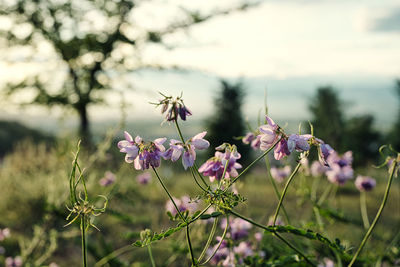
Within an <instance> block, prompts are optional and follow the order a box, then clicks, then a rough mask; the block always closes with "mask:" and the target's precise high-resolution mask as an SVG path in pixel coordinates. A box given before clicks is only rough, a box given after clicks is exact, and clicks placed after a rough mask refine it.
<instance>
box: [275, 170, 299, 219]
mask: <svg viewBox="0 0 400 267" xmlns="http://www.w3.org/2000/svg"><path fill="white" fill-rule="evenodd" d="M300 166H301V163H300V162H299V163H298V164H297V165H296V168H294V170H293V172H292V174H290V176H289V179H288V180H287V182H286V184H285V187H284V188H283V192H282V195H281V198H280V199H279V203H278V206H277V207H276V211H275V215H274V220H273V225H274V226H275V223H276V219H277V218H278V214H279V210H280V208H281V206H282V202H283V199H284V198H285V196H286V192H287V190H288V187H289V184H290V182H291V181H292V180H293V178H294V176H295V175H296V173H297V171H298V170H299V168H300Z"/></svg>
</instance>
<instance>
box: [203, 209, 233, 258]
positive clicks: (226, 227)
mask: <svg viewBox="0 0 400 267" xmlns="http://www.w3.org/2000/svg"><path fill="white" fill-rule="evenodd" d="M228 228H229V215H226V225H225V229H224V232H223V234H222V237H221V240H220V241H219V243H218V245H217V247H216V248H215V250H214V251H213V253H212V254H211V256H210V257H209V258H208V259H207V260H206V261H205V262H203V263H200V265H205V264H207V263H208V262H209V261H210V260H211V259H212V258H213V257H214V255H215V253H217V251H218V249H219V248H220V247H221V245H222V242H223V241H224V239H225V236H226V233H227V232H228Z"/></svg>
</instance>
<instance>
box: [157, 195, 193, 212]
mask: <svg viewBox="0 0 400 267" xmlns="http://www.w3.org/2000/svg"><path fill="white" fill-rule="evenodd" d="M173 199H174V201H175V204H176V205H177V206H178V209H179V211H180V212H185V211H190V212H193V211H195V210H196V209H197V207H198V204H197V202H195V201H192V200H191V199H190V197H188V196H182V197H181V198H180V199H177V198H173ZM165 209H166V210H167V211H169V212H171V214H172V215H173V216H175V215H176V214H178V212H177V211H176V208H175V206H174V204H173V203H172V201H171V200H168V201H167V203H166V204H165Z"/></svg>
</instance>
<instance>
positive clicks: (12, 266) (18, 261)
mask: <svg viewBox="0 0 400 267" xmlns="http://www.w3.org/2000/svg"><path fill="white" fill-rule="evenodd" d="M21 266H22V258H21V257H20V256H17V257H15V258H11V257H7V258H6V267H21Z"/></svg>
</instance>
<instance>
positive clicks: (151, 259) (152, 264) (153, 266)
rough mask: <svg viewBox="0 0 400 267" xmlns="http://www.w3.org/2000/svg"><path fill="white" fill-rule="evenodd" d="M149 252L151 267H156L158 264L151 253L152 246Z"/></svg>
mask: <svg viewBox="0 0 400 267" xmlns="http://www.w3.org/2000/svg"><path fill="white" fill-rule="evenodd" d="M147 251H148V252H149V257H150V261H151V266H152V267H156V263H155V262H154V258H153V253H152V251H151V246H150V245H148V246H147Z"/></svg>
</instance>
